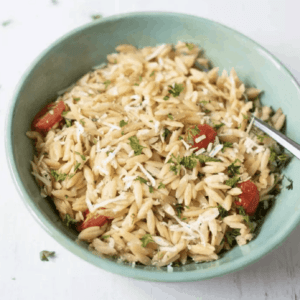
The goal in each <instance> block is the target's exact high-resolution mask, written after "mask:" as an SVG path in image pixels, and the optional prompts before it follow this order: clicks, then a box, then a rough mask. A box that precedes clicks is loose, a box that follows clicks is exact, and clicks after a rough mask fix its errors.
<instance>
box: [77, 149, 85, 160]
mask: <svg viewBox="0 0 300 300" xmlns="http://www.w3.org/2000/svg"><path fill="white" fill-rule="evenodd" d="M75 154H77V155H79V156H80V157H81V159H82V160H84V161H86V157H85V156H84V155H83V154H80V153H79V152H76V151H75Z"/></svg>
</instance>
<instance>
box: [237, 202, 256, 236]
mask: <svg viewBox="0 0 300 300" xmlns="http://www.w3.org/2000/svg"><path fill="white" fill-rule="evenodd" d="M237 209H238V211H239V214H240V215H241V216H243V218H244V221H245V222H246V224H247V225H248V227H249V228H250V230H251V232H253V231H254V224H253V223H252V222H251V220H250V216H249V215H247V214H246V212H245V209H244V207H243V206H237Z"/></svg>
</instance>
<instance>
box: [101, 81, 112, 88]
mask: <svg viewBox="0 0 300 300" xmlns="http://www.w3.org/2000/svg"><path fill="white" fill-rule="evenodd" d="M103 84H104V85H105V89H107V87H108V86H109V85H110V84H111V81H110V80H106V81H104V82H103Z"/></svg>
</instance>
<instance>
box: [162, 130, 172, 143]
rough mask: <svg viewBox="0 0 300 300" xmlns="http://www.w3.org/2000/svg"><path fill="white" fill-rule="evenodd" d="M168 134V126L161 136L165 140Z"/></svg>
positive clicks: (169, 132)
mask: <svg viewBox="0 0 300 300" xmlns="http://www.w3.org/2000/svg"><path fill="white" fill-rule="evenodd" d="M169 134H171V131H170V130H169V129H168V128H165V129H164V132H163V134H162V136H163V138H164V139H165V140H166V139H167V137H168V136H169Z"/></svg>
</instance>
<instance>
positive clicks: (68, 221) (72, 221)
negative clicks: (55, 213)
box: [64, 214, 78, 227]
mask: <svg viewBox="0 0 300 300" xmlns="http://www.w3.org/2000/svg"><path fill="white" fill-rule="evenodd" d="M64 222H65V223H66V225H67V226H68V227H70V225H73V224H76V223H77V222H78V221H76V220H75V219H73V218H71V216H70V215H69V214H66V216H65V219H64Z"/></svg>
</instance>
